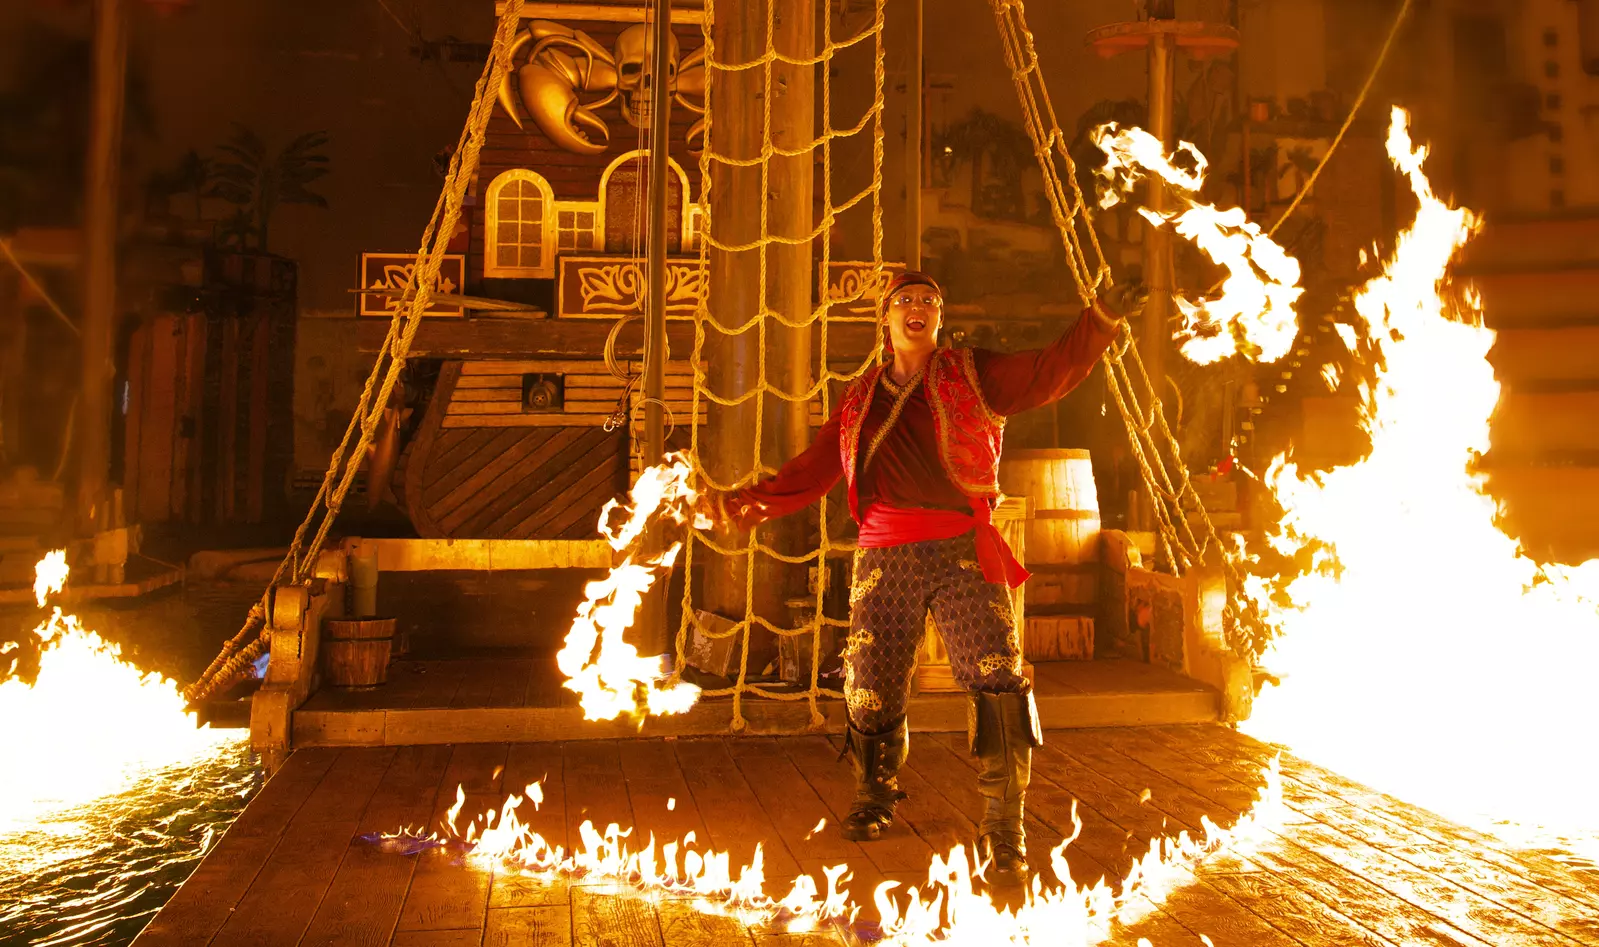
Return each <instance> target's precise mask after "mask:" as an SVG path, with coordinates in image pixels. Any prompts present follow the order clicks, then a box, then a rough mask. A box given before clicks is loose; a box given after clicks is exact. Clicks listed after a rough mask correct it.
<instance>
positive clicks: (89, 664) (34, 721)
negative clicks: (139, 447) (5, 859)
mask: <svg viewBox="0 0 1599 947" xmlns="http://www.w3.org/2000/svg"><path fill="white" fill-rule="evenodd" d="M34 571H35V576H36V579H35V582H34V592H35V594H36V595H37V596H38V600H39V604H40V606H41V607H43V606H44V605H45V604H46V602H47V601H48V598H49V596H50V595H52V594H57V593H59V592H60V591H61V590H62V588H63V587H64V586H65V584H66V578H67V563H66V554H65V552H64V551H59V550H58V551H56V552H52V553H49V554H47V555H46V556H45V557H44V558H43V559H42V560H40V562H39V563H38V565H37V566H36V567H35V570H34ZM34 635H35V636H36V637H37V638H38V643H39V647H40V648H41V649H42V653H41V654H40V658H39V673H38V676H37V678H36V679H35V680H34V681H33V683H32V684H26V683H23V682H22V681H21V680H18V679H10V680H5V681H0V760H3V761H4V763H3V764H0V832H6V831H9V830H11V829H14V828H17V827H20V826H24V825H28V824H31V823H34V822H37V821H38V820H40V819H41V818H43V817H45V816H46V815H48V814H49V813H51V812H56V811H60V810H63V809H68V808H72V807H74V806H77V805H81V804H84V803H88V802H91V801H93V800H95V799H98V798H100V797H102V796H105V795H107V794H110V793H114V792H118V791H121V790H124V789H127V788H129V787H130V786H131V785H132V784H133V783H135V782H136V781H137V780H139V779H140V778H142V777H143V776H146V775H148V774H151V773H153V772H155V771H158V770H161V769H164V768H166V767H169V766H173V765H178V764H189V763H198V762H199V761H201V760H203V759H206V758H209V757H211V756H214V755H215V754H217V753H218V752H220V751H222V750H223V749H225V748H227V747H231V746H233V745H235V744H237V743H238V742H239V740H240V739H241V738H240V737H239V736H237V735H233V734H229V733H227V732H225V731H217V730H210V729H200V728H197V727H196V725H195V720H194V717H193V716H192V715H191V714H190V713H188V712H187V710H186V709H185V702H184V700H183V697H182V696H181V695H180V694H179V693H178V687H177V684H176V683H174V682H173V681H171V680H168V679H166V678H164V677H162V676H161V675H159V674H154V673H145V672H143V671H141V670H139V669H138V668H137V667H134V666H133V665H132V664H129V663H128V662H126V661H124V660H122V652H121V649H120V648H119V647H118V646H117V645H115V644H112V643H110V642H107V641H105V640H104V639H103V638H101V637H100V636H99V635H98V634H96V633H94V632H92V631H89V630H87V629H85V628H84V627H83V625H82V623H81V622H79V620H78V618H77V616H75V615H68V614H64V613H63V612H62V610H61V609H60V608H59V607H56V608H53V609H52V611H51V614H50V616H49V617H48V618H46V619H45V620H44V621H43V622H42V623H41V624H40V625H39V626H38V627H37V628H35V629H34Z"/></svg>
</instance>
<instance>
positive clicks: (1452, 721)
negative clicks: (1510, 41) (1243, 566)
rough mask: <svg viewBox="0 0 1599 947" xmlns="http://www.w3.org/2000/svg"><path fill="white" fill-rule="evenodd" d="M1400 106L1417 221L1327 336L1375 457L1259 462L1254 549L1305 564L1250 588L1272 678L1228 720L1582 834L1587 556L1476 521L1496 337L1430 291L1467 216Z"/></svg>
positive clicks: (1473, 811) (1371, 778)
mask: <svg viewBox="0 0 1599 947" xmlns="http://www.w3.org/2000/svg"><path fill="white" fill-rule="evenodd" d="M1407 120H1408V117H1407V115H1406V114H1405V112H1404V111H1403V110H1400V109H1395V110H1394V112H1393V116H1392V122H1391V126H1390V131H1389V135H1388V141H1387V146H1388V153H1389V156H1390V157H1391V158H1392V160H1393V163H1394V165H1395V166H1396V167H1397V168H1398V169H1399V171H1400V172H1401V173H1402V174H1403V175H1404V176H1405V178H1406V179H1407V181H1408V182H1409V184H1410V188H1411V190H1412V192H1413V193H1414V194H1415V196H1416V199H1417V201H1418V204H1419V207H1418V210H1417V212H1416V218H1415V221H1414V222H1413V223H1412V224H1411V226H1410V228H1409V229H1408V230H1407V231H1405V232H1404V233H1403V234H1402V235H1401V236H1400V238H1399V240H1398V242H1397V244H1396V247H1395V250H1394V253H1393V256H1392V258H1391V259H1390V260H1388V261H1387V263H1386V265H1385V268H1384V270H1383V272H1382V273H1381V275H1379V276H1377V277H1376V278H1374V279H1372V280H1371V281H1370V282H1368V283H1367V284H1366V285H1365V286H1364V287H1363V288H1362V289H1361V290H1360V292H1359V293H1358V295H1357V297H1356V300H1355V302H1356V307H1357V310H1358V312H1359V314H1360V315H1361V316H1362V317H1363V319H1364V321H1365V323H1366V325H1365V326H1364V328H1363V332H1362V337H1361V338H1358V339H1356V338H1353V336H1354V332H1353V330H1352V329H1351V330H1348V331H1346V332H1345V334H1344V341H1345V344H1346V345H1349V346H1350V349H1351V351H1358V350H1357V349H1356V344H1359V345H1363V346H1369V348H1370V349H1371V350H1372V351H1373V352H1374V353H1376V355H1377V356H1378V358H1377V359H1374V360H1373V361H1374V362H1375V363H1376V364H1377V365H1378V366H1379V369H1378V374H1377V380H1376V384H1375V385H1374V386H1371V387H1370V388H1369V389H1368V390H1367V391H1366V392H1365V407H1364V414H1365V423H1366V425H1367V427H1368V428H1369V430H1370V434H1371V439H1372V450H1371V453H1370V455H1369V456H1368V457H1367V458H1366V459H1365V460H1363V461H1362V462H1360V463H1358V464H1355V465H1352V466H1348V467H1343V468H1339V469H1335V470H1332V471H1330V472H1326V473H1319V474H1315V475H1306V474H1303V473H1301V472H1300V471H1299V470H1298V469H1297V468H1296V467H1295V466H1294V465H1293V464H1292V463H1290V462H1288V461H1287V460H1286V459H1285V458H1282V457H1279V458H1277V459H1276V460H1275V461H1274V463H1273V464H1272V466H1271V469H1270V471H1269V472H1268V475H1267V477H1266V482H1267V483H1268V484H1269V486H1270V487H1271V489H1272V490H1273V492H1274V493H1275V494H1276V497H1277V500H1278V502H1279V503H1281V505H1282V507H1283V509H1284V510H1285V514H1284V516H1283V519H1282V523H1281V525H1280V527H1279V528H1278V529H1277V531H1276V532H1275V534H1274V535H1270V536H1269V537H1268V541H1269V543H1270V545H1271V546H1272V547H1274V549H1275V550H1276V551H1277V552H1279V553H1283V554H1287V555H1290V556H1294V555H1298V556H1299V558H1300V560H1301V561H1302V562H1303V561H1310V562H1312V563H1313V567H1312V568H1311V569H1309V570H1308V571H1305V572H1303V573H1302V574H1298V575H1291V576H1282V577H1277V578H1273V579H1266V578H1259V579H1255V580H1253V583H1252V584H1253V594H1254V597H1255V598H1256V599H1257V600H1259V601H1262V602H1265V601H1267V600H1268V599H1269V598H1270V599H1272V600H1273V601H1275V602H1276V603H1277V607H1276V610H1275V614H1274V615H1273V619H1274V621H1275V622H1276V623H1277V624H1278V625H1279V626H1280V628H1281V629H1282V635H1281V636H1280V638H1279V639H1278V640H1277V641H1276V642H1275V644H1274V646H1273V648H1272V649H1271V650H1270V651H1269V652H1268V653H1267V655H1266V659H1265V660H1266V663H1267V664H1268V666H1270V667H1271V668H1272V669H1273V671H1274V672H1277V673H1279V674H1280V676H1281V678H1282V682H1283V683H1282V686H1280V687H1276V688H1271V689H1268V690H1267V691H1266V692H1265V693H1263V694H1262V695H1261V697H1260V699H1259V700H1258V701H1257V702H1256V705H1255V713H1254V717H1253V718H1252V719H1251V720H1250V721H1249V722H1248V724H1247V730H1248V732H1249V733H1251V734H1253V735H1255V736H1258V737H1261V738H1263V739H1270V740H1274V741H1277V742H1281V743H1285V744H1287V745H1290V746H1292V747H1293V748H1294V750H1295V752H1297V753H1300V754H1302V755H1304V756H1307V757H1310V758H1314V759H1315V760H1317V762H1319V763H1322V764H1323V765H1327V766H1331V767H1333V768H1335V769H1337V770H1339V771H1340V772H1342V773H1344V774H1346V775H1348V776H1351V777H1353V778H1355V779H1359V780H1361V781H1363V782H1366V783H1368V784H1370V785H1373V786H1377V787H1379V788H1383V789H1386V790H1388V791H1390V792H1394V793H1396V794H1400V795H1403V796H1404V797H1405V798H1407V799H1409V800H1411V801H1414V802H1418V803H1420V804H1422V805H1426V806H1428V807H1430V808H1433V809H1436V810H1438V811H1441V812H1444V813H1446V814H1449V815H1451V816H1454V817H1456V818H1462V819H1471V820H1473V821H1478V822H1479V823H1480V822H1482V821H1483V820H1482V818H1481V816H1482V815H1484V814H1487V815H1488V817H1489V821H1494V820H1512V821H1515V822H1521V823H1524V824H1530V825H1543V826H1548V827H1551V828H1556V829H1559V830H1560V831H1562V832H1575V833H1579V834H1580V833H1586V832H1592V831H1594V830H1595V829H1599V815H1596V813H1599V810H1596V809H1595V808H1594V806H1593V800H1592V787H1593V785H1594V782H1595V778H1596V776H1599V766H1596V763H1595V759H1594V755H1593V754H1592V753H1591V752H1588V751H1587V750H1586V749H1584V748H1583V745H1584V744H1585V743H1586V742H1587V737H1586V734H1587V732H1588V731H1589V730H1591V727H1592V724H1593V721H1594V710H1593V708H1594V703H1593V698H1592V696H1591V691H1590V690H1589V688H1590V687H1591V686H1592V682H1591V680H1590V678H1591V672H1592V668H1594V667H1596V666H1599V623H1596V617H1599V611H1596V603H1599V560H1592V561H1589V562H1586V563H1584V564H1582V565H1580V566H1575V567H1564V566H1545V567H1540V566H1539V565H1538V564H1536V563H1534V562H1533V561H1531V560H1530V559H1528V558H1526V557H1525V556H1523V555H1522V554H1521V552H1520V550H1519V549H1518V547H1517V544H1516V541H1515V540H1514V539H1512V538H1510V537H1508V536H1506V535H1505V534H1504V533H1503V532H1502V531H1501V530H1500V529H1498V528H1497V526H1496V524H1495V514H1496V508H1495V503H1494V501H1493V500H1492V499H1491V498H1490V497H1489V496H1487V495H1486V494H1485V492H1484V483H1483V481H1484V478H1483V476H1482V475H1480V474H1478V473H1476V472H1474V464H1475V462H1476V460H1477V457H1478V455H1479V453H1480V452H1482V451H1485V450H1486V449H1487V448H1488V431H1489V419H1490V417H1491V416H1492V413H1493V411H1494V406H1495V404H1496V402H1497V401H1498V398H1499V385H1498V383H1497V382H1496V381H1495V380H1494V375H1493V369H1492V367H1491V366H1490V365H1489V364H1488V362H1487V361H1486V355H1487V353H1488V350H1489V348H1490V346H1492V344H1493V341H1494V333H1493V332H1492V331H1490V330H1488V329H1486V328H1483V326H1482V325H1481V320H1480V318H1478V316H1479V313H1477V312H1475V311H1472V307H1473V306H1474V303H1473V302H1472V301H1471V300H1470V299H1469V298H1468V299H1467V301H1466V302H1464V303H1456V302H1449V301H1446V299H1445V296H1444V294H1442V293H1441V292H1440V286H1441V284H1442V283H1443V281H1444V280H1445V278H1446V275H1447V269H1448V266H1449V262H1450V260H1451V259H1452V257H1453V256H1454V254H1455V253H1456V251H1457V250H1459V248H1460V247H1461V246H1462V245H1463V244H1464V243H1465V242H1466V241H1467V240H1468V239H1469V238H1470V237H1471V235H1472V234H1473V233H1474V232H1475V231H1476V229H1477V227H1478V219H1477V218H1476V217H1475V215H1473V214H1472V213H1471V212H1470V211H1468V210H1465V209H1461V208H1455V207H1450V206H1448V205H1447V204H1446V203H1445V202H1444V201H1442V200H1440V199H1439V198H1438V197H1437V196H1436V195H1435V194H1434V193H1433V190H1432V186H1431V184H1430V183H1429V182H1428V180H1427V177H1426V175H1425V173H1424V172H1423V169H1422V165H1423V163H1424V161H1425V158H1426V154H1427V150H1426V148H1424V147H1417V146H1416V145H1414V144H1413V143H1412V141H1411V139H1410V135H1409V131H1408V127H1407ZM1339 328H1340V329H1344V328H1345V327H1344V326H1340V327H1339ZM1474 817H1476V818H1474Z"/></svg>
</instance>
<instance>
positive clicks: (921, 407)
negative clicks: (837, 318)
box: [729, 310, 1117, 526]
mask: <svg viewBox="0 0 1599 947" xmlns="http://www.w3.org/2000/svg"><path fill="white" fill-rule="evenodd" d="M1116 331H1117V323H1115V322H1113V321H1111V320H1110V319H1108V318H1105V317H1103V316H1101V315H1100V314H1099V313H1097V312H1093V311H1092V310H1087V311H1084V313H1083V315H1082V317H1081V318H1079V319H1078V320H1077V322H1076V323H1075V324H1074V325H1073V326H1072V327H1070V328H1068V329H1067V330H1066V331H1065V332H1063V333H1061V335H1060V337H1059V338H1057V339H1056V340H1055V341H1054V342H1051V343H1050V344H1049V345H1047V346H1045V347H1044V348H1041V349H1029V350H1027V351H1024V352H1014V353H1008V354H1007V353H1001V352H994V351H990V350H988V349H977V350H976V351H975V352H974V353H973V354H974V356H975V362H976V367H977V381H978V384H979V386H981V388H982V393H983V398H984V399H985V400H986V401H987V402H988V406H989V407H990V408H992V409H993V410H994V411H995V412H996V413H998V414H1002V415H1007V416H1008V415H1012V414H1016V413H1018V412H1021V411H1026V410H1027V409H1029V408H1037V407H1041V406H1043V405H1046V404H1049V403H1051V402H1054V401H1058V400H1060V399H1061V398H1063V397H1065V396H1066V394H1067V393H1068V392H1070V391H1071V390H1072V389H1073V388H1075V387H1077V385H1078V384H1080V383H1081V382H1082V381H1083V379H1084V378H1087V377H1088V373H1089V372H1090V371H1092V370H1093V368H1094V363H1095V362H1096V361H1098V360H1099V356H1100V354H1101V353H1103V352H1104V351H1105V349H1106V348H1107V347H1109V345H1110V343H1111V341H1112V340H1114V339H1115V337H1116ZM884 374H885V375H886V374H887V373H886V372H885V373H884ZM893 404H894V395H893V394H892V393H891V392H890V391H889V390H888V388H887V387H886V386H885V385H883V384H879V385H878V386H877V390H876V391H874V392H873V393H872V403H871V407H870V408H868V409H867V413H866V420H865V423H864V424H863V426H862V429H861V444H862V445H863V446H862V449H861V454H862V456H864V454H865V447H864V445H867V444H870V443H872V439H873V438H874V437H875V436H876V434H877V431H878V429H879V428H881V427H882V425H883V421H884V420H885V419H886V418H887V417H888V413H889V411H890V410H891V409H892V407H893ZM838 439H839V414H838V410H837V409H836V408H835V409H834V411H833V416H832V417H830V418H828V419H827V421H826V422H825V423H824V424H823V425H822V426H821V428H820V429H818V430H817V432H816V439H815V440H814V441H812V442H811V446H810V447H808V448H806V449H805V450H804V451H802V452H800V453H799V454H797V455H796V456H795V457H794V458H793V459H791V460H790V461H789V462H788V463H786V464H784V465H783V467H782V469H780V470H779V471H778V472H777V474H776V475H774V476H772V477H768V478H767V479H765V480H762V481H761V482H759V483H756V484H754V485H752V486H749V487H746V488H745V489H743V490H741V491H739V492H738V493H737V494H735V496H734V497H733V500H734V502H733V503H731V504H729V505H730V506H731V507H733V508H734V509H738V510H739V511H740V512H741V513H742V514H743V515H741V516H740V517H739V519H740V520H741V521H742V524H743V525H745V526H749V525H753V524H754V523H757V522H760V521H762V520H767V519H772V518H774V517H778V516H785V515H787V514H789V513H793V512H795V511H797V510H801V509H804V508H805V507H806V506H809V505H810V504H812V503H814V502H816V501H817V500H818V499H820V498H821V497H822V496H823V495H824V494H825V493H827V491H828V490H830V489H832V487H833V485H834V484H835V483H838V481H839V478H840V477H842V476H843V475H844V462H843V458H842V457H841V456H840V452H839V443H838ZM856 492H857V496H858V498H859V508H860V510H861V512H862V513H863V514H864V513H865V511H866V508H867V507H869V506H871V505H872V504H873V503H878V502H881V503H886V504H888V505H890V506H895V507H900V508H905V509H943V510H959V511H962V512H965V511H968V510H970V509H971V505H970V502H969V501H968V500H967V498H966V495H965V494H963V493H961V491H960V489H959V488H957V487H956V486H955V484H954V483H953V482H951V481H950V479H949V475H948V474H947V473H946V472H945V471H944V464H943V462H942V461H941V460H940V459H939V456H938V437H937V431H936V429H935V428H934V426H933V409H932V407H931V406H930V405H929V404H928V402H927V390H926V387H925V386H924V385H919V386H917V389H916V390H915V391H914V392H912V393H911V395H910V397H909V399H908V400H907V401H906V403H905V407H904V409H903V411H902V412H901V413H900V416H899V420H898V421H897V422H896V423H895V424H894V427H893V428H892V429H890V431H889V432H888V435H887V436H886V437H884V438H883V443H882V444H881V445H880V446H879V447H878V449H877V455H876V457H875V458H873V460H872V463H871V465H870V466H869V467H868V468H867V469H866V470H865V471H864V472H862V473H860V474H859V475H858V476H857V480H856Z"/></svg>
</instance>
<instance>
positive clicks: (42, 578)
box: [33, 549, 67, 608]
mask: <svg viewBox="0 0 1599 947" xmlns="http://www.w3.org/2000/svg"><path fill="white" fill-rule="evenodd" d="M66 587H67V551H66V550H65V549H57V550H55V551H54V552H47V553H45V554H44V558H43V559H40V560H39V561H38V562H37V563H35V564H34V567H33V597H34V599H35V600H37V601H38V603H39V607H40V608H43V607H44V603H45V602H47V601H49V599H50V596H52V595H59V594H60V593H61V590H62V589H64V588H66Z"/></svg>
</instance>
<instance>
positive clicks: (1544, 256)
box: [1456, 211, 1599, 562]
mask: <svg viewBox="0 0 1599 947" xmlns="http://www.w3.org/2000/svg"><path fill="white" fill-rule="evenodd" d="M1456 275H1457V276H1464V277H1468V278H1470V280H1471V281H1472V282H1473V283H1475V284H1476V286H1477V287H1478V289H1479V290H1480V291H1481V292H1482V297H1483V308H1484V313H1485V318H1486V321H1487V324H1488V327H1489V328H1491V329H1494V330H1495V331H1496V332H1498V334H1499V335H1498V339H1497V341H1496V343H1495V345H1494V347H1493V349H1492V351H1491V352H1490V353H1489V356H1488V358H1489V361H1490V362H1492V363H1493V366H1494V370H1495V374H1496V375H1497V376H1498V378H1499V380H1500V382H1501V384H1502V385H1503V388H1502V391H1501V394H1500V401H1499V407H1498V410H1497V411H1496V412H1495V414H1494V419H1493V427H1492V433H1491V450H1490V452H1489V454H1488V457H1487V470H1488V472H1489V490H1490V491H1491V492H1492V493H1493V495H1494V496H1495V497H1497V498H1498V499H1499V500H1501V501H1502V502H1503V503H1504V505H1505V527H1506V529H1507V531H1508V532H1509V533H1510V534H1511V535H1513V536H1516V537H1518V538H1519V539H1520V540H1521V541H1522V543H1523V545H1524V546H1525V548H1526V549H1527V551H1528V552H1529V553H1530V554H1531V555H1533V556H1535V557H1537V558H1540V559H1552V560H1557V561H1563V562H1581V561H1583V560H1586V559H1589V558H1593V557H1596V556H1599V211H1584V212H1571V213H1566V214H1561V215H1559V216H1544V217H1504V218H1498V219H1495V218H1490V219H1489V220H1488V222H1487V225H1486V227H1485V229H1484V231H1483V233H1482V234H1481V235H1480V236H1479V237H1478V238H1477V239H1476V240H1475V241H1474V242H1473V243H1472V244H1471V245H1470V246H1469V247H1468V249H1467V258H1466V259H1465V261H1464V262H1463V263H1462V265H1461V266H1460V267H1458V269H1457V270H1456Z"/></svg>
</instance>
